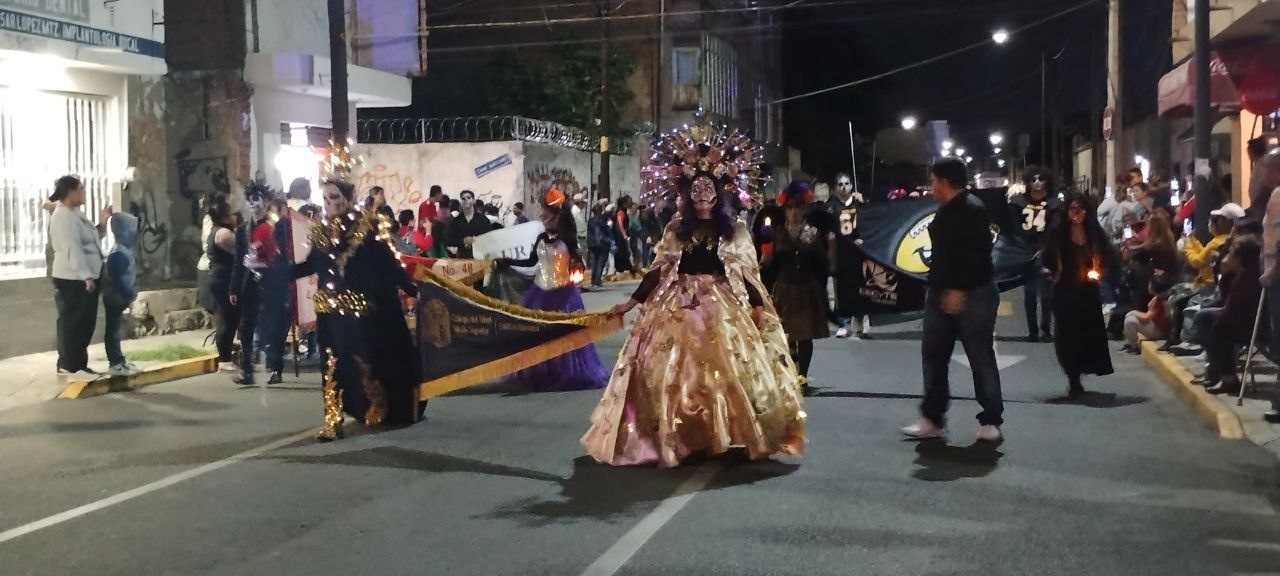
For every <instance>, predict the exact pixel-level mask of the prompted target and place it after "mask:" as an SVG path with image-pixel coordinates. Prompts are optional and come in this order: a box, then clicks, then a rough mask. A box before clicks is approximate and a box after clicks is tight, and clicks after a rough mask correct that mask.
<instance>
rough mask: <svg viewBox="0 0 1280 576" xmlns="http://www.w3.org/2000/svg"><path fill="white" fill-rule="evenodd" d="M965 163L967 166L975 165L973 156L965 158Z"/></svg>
mask: <svg viewBox="0 0 1280 576" xmlns="http://www.w3.org/2000/svg"><path fill="white" fill-rule="evenodd" d="M964 163H965V164H972V163H973V156H965V157H964Z"/></svg>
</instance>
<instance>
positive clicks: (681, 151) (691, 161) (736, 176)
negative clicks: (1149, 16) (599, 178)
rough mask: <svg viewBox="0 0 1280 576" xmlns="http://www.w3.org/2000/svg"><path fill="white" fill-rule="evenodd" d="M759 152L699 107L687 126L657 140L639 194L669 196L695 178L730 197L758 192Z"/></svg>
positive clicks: (755, 146)
mask: <svg viewBox="0 0 1280 576" xmlns="http://www.w3.org/2000/svg"><path fill="white" fill-rule="evenodd" d="M762 156H763V150H762V149H761V148H760V146H758V145H757V144H755V143H754V142H752V141H751V138H749V137H748V136H747V135H746V134H744V133H742V132H741V131H738V130H730V129H729V127H728V126H725V125H722V124H713V123H712V122H711V120H710V119H709V118H707V116H706V114H704V113H703V112H702V110H701V109H699V110H698V111H697V112H695V113H694V121H693V123H692V124H685V125H683V126H681V127H679V128H676V129H675V130H672V131H670V132H665V133H663V134H660V135H659V136H658V139H657V140H656V141H655V142H654V143H653V146H652V147H651V153H650V156H649V162H648V164H647V165H645V166H644V168H642V169H641V171H640V177H641V181H642V182H641V196H642V197H643V198H645V199H646V200H650V199H653V198H655V197H665V198H667V199H672V198H674V197H675V196H676V195H677V194H678V193H679V190H680V189H681V187H682V186H687V185H689V184H690V183H692V182H691V181H693V180H695V179H697V178H698V177H700V176H705V177H707V178H709V179H711V180H713V181H714V182H715V183H717V184H720V185H721V186H722V187H723V188H724V190H725V192H726V193H728V194H733V195H735V196H742V195H744V194H751V193H752V192H754V191H756V190H757V189H758V188H759V185H760V183H761V181H762V177H761V175H760V164H761V157H762Z"/></svg>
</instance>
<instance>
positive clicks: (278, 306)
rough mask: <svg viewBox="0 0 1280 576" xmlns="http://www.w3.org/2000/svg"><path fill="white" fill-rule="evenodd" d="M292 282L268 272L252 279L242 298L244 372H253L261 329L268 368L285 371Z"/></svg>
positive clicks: (241, 342)
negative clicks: (259, 330)
mask: <svg viewBox="0 0 1280 576" xmlns="http://www.w3.org/2000/svg"><path fill="white" fill-rule="evenodd" d="M288 286H289V284H288V282H287V281H286V282H281V281H280V278H279V277H277V276H276V275H275V274H273V273H272V272H268V273H267V274H266V275H264V276H263V277H262V278H258V279H251V280H249V281H248V282H247V283H246V284H245V287H244V290H243V292H242V294H241V295H240V302H239V304H240V318H241V319H240V355H241V356H242V358H241V360H240V371H241V372H242V373H244V374H245V375H249V374H252V373H253V356H254V347H253V344H254V338H255V337H256V334H257V333H258V328H259V326H261V328H262V330H261V335H262V339H263V340H265V341H264V342H262V345H263V346H262V349H263V352H265V353H266V356H267V362H266V368H267V370H268V371H271V372H279V371H282V370H284V340H285V336H286V333H287V331H288V330H287V329H288V319H287V316H288V315H289V295H288V293H287V289H288Z"/></svg>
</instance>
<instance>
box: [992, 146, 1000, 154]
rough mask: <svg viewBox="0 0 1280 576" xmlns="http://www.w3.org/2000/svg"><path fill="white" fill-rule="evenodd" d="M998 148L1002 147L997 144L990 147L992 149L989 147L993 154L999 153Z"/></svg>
mask: <svg viewBox="0 0 1280 576" xmlns="http://www.w3.org/2000/svg"><path fill="white" fill-rule="evenodd" d="M1000 150H1002V148H1000V147H999V146H996V147H995V148H992V149H991V152H992V153H993V154H999V153H1000Z"/></svg>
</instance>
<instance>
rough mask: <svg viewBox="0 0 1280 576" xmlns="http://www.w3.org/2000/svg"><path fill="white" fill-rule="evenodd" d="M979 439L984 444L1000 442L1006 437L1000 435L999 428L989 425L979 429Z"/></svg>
mask: <svg viewBox="0 0 1280 576" xmlns="http://www.w3.org/2000/svg"><path fill="white" fill-rule="evenodd" d="M978 439H979V440H982V441H983V442H999V441H1001V440H1003V439H1004V435H1003V434H1001V433H1000V428H999V427H998V426H992V425H990V424H988V425H985V426H979V427H978Z"/></svg>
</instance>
